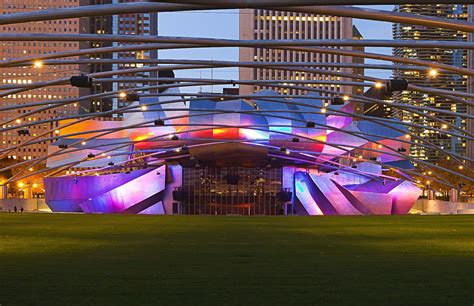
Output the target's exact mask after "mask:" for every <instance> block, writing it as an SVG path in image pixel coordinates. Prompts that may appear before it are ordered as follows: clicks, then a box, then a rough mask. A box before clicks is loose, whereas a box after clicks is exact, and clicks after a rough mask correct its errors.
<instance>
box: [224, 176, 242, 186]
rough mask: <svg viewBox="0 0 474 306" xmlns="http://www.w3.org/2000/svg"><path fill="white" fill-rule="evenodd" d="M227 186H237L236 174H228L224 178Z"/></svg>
mask: <svg viewBox="0 0 474 306" xmlns="http://www.w3.org/2000/svg"><path fill="white" fill-rule="evenodd" d="M225 179H226V181H227V184H229V185H238V184H239V176H238V175H237V174H228V175H226V177H225Z"/></svg>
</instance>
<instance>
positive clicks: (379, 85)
mask: <svg viewBox="0 0 474 306" xmlns="http://www.w3.org/2000/svg"><path fill="white" fill-rule="evenodd" d="M374 87H375V88H377V89H380V88H382V87H383V83H382V82H375V84H374Z"/></svg>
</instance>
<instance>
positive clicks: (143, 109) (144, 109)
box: [140, 105, 148, 111]
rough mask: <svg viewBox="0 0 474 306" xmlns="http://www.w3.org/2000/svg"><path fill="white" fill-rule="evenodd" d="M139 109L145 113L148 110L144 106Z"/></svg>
mask: <svg viewBox="0 0 474 306" xmlns="http://www.w3.org/2000/svg"><path fill="white" fill-rule="evenodd" d="M140 109H141V110H142V111H146V110H147V109H148V107H146V105H142V106H141V107H140Z"/></svg>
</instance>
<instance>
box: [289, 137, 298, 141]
mask: <svg viewBox="0 0 474 306" xmlns="http://www.w3.org/2000/svg"><path fill="white" fill-rule="evenodd" d="M291 142H300V139H299V138H297V137H295V138H293V139H292V140H291Z"/></svg>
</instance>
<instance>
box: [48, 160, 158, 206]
mask: <svg viewBox="0 0 474 306" xmlns="http://www.w3.org/2000/svg"><path fill="white" fill-rule="evenodd" d="M148 172H150V170H149V169H148V170H137V171H133V172H131V173H128V174H127V173H117V174H110V175H101V176H95V175H94V176H81V177H76V178H74V177H70V176H66V177H64V176H62V177H48V178H45V179H44V185H45V190H46V193H45V198H46V203H47V204H48V206H49V207H50V208H51V210H52V211H53V212H82V209H81V207H80V206H79V203H81V202H84V201H86V200H88V199H89V198H93V197H97V196H98V195H100V194H103V193H105V192H108V191H109V190H112V189H114V188H117V187H119V186H121V185H123V184H125V183H127V182H129V181H130V180H134V179H136V178H137V177H140V176H142V175H144V174H146V173H148Z"/></svg>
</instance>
